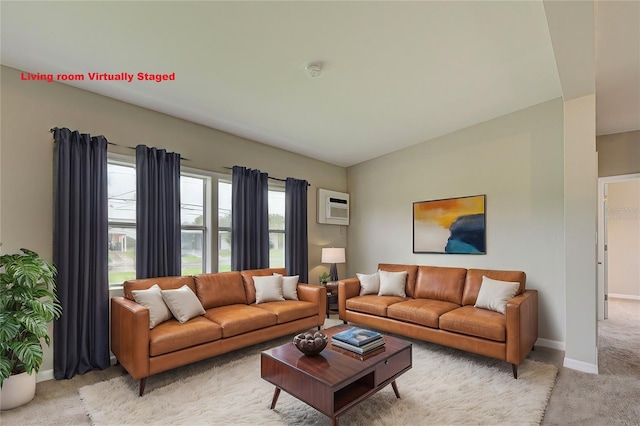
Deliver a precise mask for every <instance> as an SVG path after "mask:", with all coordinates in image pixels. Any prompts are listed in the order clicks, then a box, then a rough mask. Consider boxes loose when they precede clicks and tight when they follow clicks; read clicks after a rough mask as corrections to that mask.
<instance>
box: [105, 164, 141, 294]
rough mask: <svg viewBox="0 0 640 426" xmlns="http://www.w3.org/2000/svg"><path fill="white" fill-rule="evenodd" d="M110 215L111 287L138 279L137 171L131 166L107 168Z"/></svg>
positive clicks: (117, 165)
mask: <svg viewBox="0 0 640 426" xmlns="http://www.w3.org/2000/svg"><path fill="white" fill-rule="evenodd" d="M107 197H108V205H109V210H108V215H109V283H110V285H113V284H116V285H119V284H122V283H123V282H124V281H126V280H132V279H134V278H135V277H136V169H135V167H134V166H133V165H131V164H126V163H112V162H109V163H108V164H107Z"/></svg>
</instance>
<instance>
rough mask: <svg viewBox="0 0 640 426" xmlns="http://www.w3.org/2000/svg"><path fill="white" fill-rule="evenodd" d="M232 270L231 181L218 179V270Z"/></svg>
mask: <svg viewBox="0 0 640 426" xmlns="http://www.w3.org/2000/svg"><path fill="white" fill-rule="evenodd" d="M230 270H231V182H229V181H224V180H219V181H218V272H228V271H230Z"/></svg>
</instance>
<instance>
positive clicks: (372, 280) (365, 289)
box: [356, 272, 380, 296]
mask: <svg viewBox="0 0 640 426" xmlns="http://www.w3.org/2000/svg"><path fill="white" fill-rule="evenodd" d="M356 277H358V280H360V296H364V295H367V294H378V292H379V291H380V275H379V274H378V273H377V272H376V273H375V274H368V275H367V274H358V273H356Z"/></svg>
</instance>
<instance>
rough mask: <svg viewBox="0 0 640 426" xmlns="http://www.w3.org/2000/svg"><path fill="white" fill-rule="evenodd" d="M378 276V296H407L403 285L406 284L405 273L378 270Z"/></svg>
mask: <svg viewBox="0 0 640 426" xmlns="http://www.w3.org/2000/svg"><path fill="white" fill-rule="evenodd" d="M378 274H380V291H379V292H378V296H400V297H406V296H407V294H406V293H405V291H404V287H405V284H406V283H407V271H401V272H389V271H383V270H379V271H378Z"/></svg>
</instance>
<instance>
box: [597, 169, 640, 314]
mask: <svg viewBox="0 0 640 426" xmlns="http://www.w3.org/2000/svg"><path fill="white" fill-rule="evenodd" d="M631 180H640V173H632V174H628V175H618V176H607V177H601V178H598V231H597V236H598V263H597V264H598V298H597V300H598V320H603V319H606V318H607V317H608V316H609V315H608V304H607V299H608V294H607V293H608V291H607V287H608V285H607V262H608V259H607V250H605V244H606V243H607V223H606V214H605V207H606V202H605V195H606V194H607V185H609V184H610V183H618V182H627V181H631Z"/></svg>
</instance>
